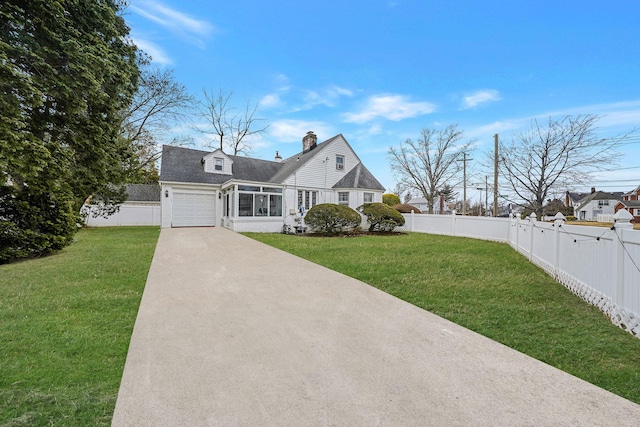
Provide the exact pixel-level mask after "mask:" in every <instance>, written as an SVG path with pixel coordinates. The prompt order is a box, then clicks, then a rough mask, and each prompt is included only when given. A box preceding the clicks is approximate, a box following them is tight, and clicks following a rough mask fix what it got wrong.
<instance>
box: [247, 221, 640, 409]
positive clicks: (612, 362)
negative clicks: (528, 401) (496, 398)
mask: <svg viewBox="0 0 640 427" xmlns="http://www.w3.org/2000/svg"><path fill="white" fill-rule="evenodd" d="M247 235H248V236H249V237H252V238H254V239H256V240H259V241H261V242H264V243H267V244H269V245H271V246H275V247H277V248H280V249H283V250H285V251H287V252H290V253H293V254H295V255H298V256H300V257H302V258H305V259H308V260H310V261H313V262H315V263H317V264H320V265H324V266H326V267H328V268H331V269H333V270H336V271H339V272H342V273H344V274H347V275H349V276H351V277H354V278H356V279H359V280H362V281H363V282H366V283H368V284H370V285H372V286H375V287H377V288H379V289H381V290H383V291H385V292H387V293H389V294H392V295H395V296H397V297H398V298H401V299H403V300H405V301H408V302H410V303H412V304H414V305H416V306H418V307H421V308H424V309H425V310H429V311H430V312H432V313H435V314H437V315H439V316H442V317H444V318H447V319H449V320H451V321H453V322H455V323H457V324H459V325H462V326H465V327H467V328H469V329H471V330H474V331H476V332H478V333H480V334H482V335H485V336H487V337H489V338H492V339H494V340H496V341H498V342H501V343H503V344H505V345H507V346H509V347H512V348H514V349H516V350H519V351H521V352H523V353H526V354H528V355H530V356H532V357H535V358H536V359H539V360H542V361H543V362H546V363H548V364H550V365H552V366H555V367H557V368H559V369H562V370H563V371H566V372H569V373H571V374H573V375H575V376H577V377H579V378H582V379H584V380H586V381H588V382H590V383H593V384H596V385H598V386H600V387H602V388H605V389H607V390H610V391H611V392H613V393H616V394H618V395H620V396H623V397H625V398H627V399H629V400H631V401H634V402H636V403H640V339H638V338H635V337H633V336H632V335H630V334H629V333H627V332H625V331H623V330H621V329H619V328H618V327H616V326H614V325H613V324H612V323H611V322H610V321H609V320H608V319H607V318H606V317H605V316H604V315H603V314H602V313H601V312H600V311H599V310H597V309H596V308H594V307H592V306H590V305H589V304H587V303H586V302H584V301H582V300H581V299H580V298H578V297H576V296H574V295H573V294H572V293H571V292H569V291H568V290H567V289H566V288H564V287H563V286H562V285H561V284H559V283H558V282H556V281H555V280H553V279H552V278H550V277H549V276H548V275H547V274H545V273H544V272H543V271H542V270H541V269H539V268H538V267H536V266H534V265H533V264H531V263H529V262H528V261H527V260H526V259H525V258H524V257H522V256H521V255H520V254H518V253H517V252H515V251H514V250H513V249H511V247H510V246H508V245H506V244H500V243H493V242H487V241H482V240H474V239H467V238H459V237H448V236H437V235H429V234H420V233H411V234H406V235H399V236H361V237H350V238H340V237H336V238H329V237H304V236H292V235H283V234H258V233H247Z"/></svg>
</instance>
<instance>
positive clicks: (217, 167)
mask: <svg viewBox="0 0 640 427" xmlns="http://www.w3.org/2000/svg"><path fill="white" fill-rule="evenodd" d="M214 161H215V163H214V165H213V169H214V170H216V171H220V172H222V170H223V168H224V159H218V158H215V159H214Z"/></svg>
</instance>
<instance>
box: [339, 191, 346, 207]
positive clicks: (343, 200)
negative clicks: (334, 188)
mask: <svg viewBox="0 0 640 427" xmlns="http://www.w3.org/2000/svg"><path fill="white" fill-rule="evenodd" d="M338 203H339V204H341V205H348V204H349V192H347V191H345V192H342V191H341V192H339V193H338Z"/></svg>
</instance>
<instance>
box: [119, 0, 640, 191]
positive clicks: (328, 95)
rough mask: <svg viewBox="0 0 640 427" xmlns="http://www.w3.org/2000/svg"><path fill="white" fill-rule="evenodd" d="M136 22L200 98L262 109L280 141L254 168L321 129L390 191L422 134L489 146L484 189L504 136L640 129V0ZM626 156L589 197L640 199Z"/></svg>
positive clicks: (246, 4)
mask: <svg viewBox="0 0 640 427" xmlns="http://www.w3.org/2000/svg"><path fill="white" fill-rule="evenodd" d="M125 19H126V20H127V22H128V24H129V26H130V27H131V35H132V37H133V40H134V41H135V43H136V44H137V45H138V46H139V47H140V48H142V49H143V50H145V51H146V52H147V53H149V54H150V55H151V56H152V58H153V62H154V63H155V64H156V65H158V66H160V67H165V68H170V69H173V70H174V72H175V76H176V79H177V80H178V81H179V82H181V83H182V84H184V85H185V86H187V88H188V89H189V91H191V92H192V93H194V94H195V95H196V96H201V95H202V90H203V89H208V90H213V91H215V92H217V91H218V89H220V88H222V89H224V90H227V91H232V92H233V99H234V101H235V102H234V103H235V104H236V105H237V106H239V107H242V106H243V105H244V104H245V102H246V101H247V100H252V101H254V102H259V103H260V104H259V105H260V106H259V113H258V115H259V117H261V118H264V119H266V122H265V123H267V124H268V125H269V128H268V129H267V132H266V133H265V134H263V135H262V136H261V137H260V138H259V139H256V140H254V141H252V142H253V145H254V146H255V149H254V156H255V157H259V158H264V159H272V158H273V157H274V155H275V151H276V150H278V151H279V152H280V154H281V155H282V156H284V157H288V156H290V155H293V154H295V153H296V152H298V151H300V149H301V139H302V137H303V136H304V134H305V133H306V132H307V131H309V130H313V131H314V132H315V133H316V134H317V135H318V139H319V140H325V139H328V138H330V137H332V136H334V135H336V134H338V133H342V134H343V135H344V136H345V137H346V139H347V140H348V141H349V143H350V144H351V145H352V146H353V147H354V149H355V150H356V152H357V153H358V155H359V156H360V158H361V160H362V161H363V163H364V164H365V165H366V166H367V167H368V168H369V169H370V170H371V171H372V172H373V173H374V175H376V176H377V177H378V179H379V180H380V181H381V183H382V184H383V185H384V186H385V187H387V188H388V189H392V188H393V187H394V186H395V179H394V176H393V174H392V172H391V170H390V167H389V160H388V155H387V151H388V149H389V147H390V146H395V145H398V144H399V143H400V142H403V141H405V140H406V139H407V138H417V137H419V135H420V130H421V129H423V128H443V127H446V126H447V125H449V124H452V123H457V124H458V127H459V129H461V130H463V131H464V135H465V137H466V139H473V140H475V144H474V151H473V152H472V153H471V155H470V157H473V159H474V161H472V162H470V163H469V176H470V178H469V183H470V185H473V184H474V183H480V182H484V178H485V175H486V174H487V172H486V171H485V170H484V169H483V167H482V166H481V164H480V160H481V159H483V158H484V156H485V153H487V152H492V150H493V135H494V134H495V133H498V134H499V135H500V138H501V139H507V140H508V139H510V138H511V135H512V133H513V132H514V131H518V130H525V129H527V128H529V126H530V124H531V121H532V120H533V119H538V120H542V121H546V120H547V119H548V118H549V117H559V116H563V115H566V114H597V115H601V116H602V119H601V120H600V121H599V122H598V126H599V129H598V132H599V134H600V135H602V137H609V136H613V135H617V134H620V133H622V132H625V131H627V130H630V129H632V128H634V127H640V24H639V22H640V1H638V0H616V1H614V2H602V1H593V0H583V1H577V0H569V1H557V0H556V1H547V0H538V1H535V2H533V1H530V2H524V1H511V2H506V1H492V0H487V1H477V0H475V1H435V0H407V1H404V0H397V1H377V0H368V1H362V0H348V1H347V0H342V1H334V0H325V1H322V2H294V1H281V0H272V1H249V0H234V1H200V0H198V1H189V0H187V1H184V0H180V1H178V0H160V1H156V0H130V5H129V7H128V8H127V10H126V12H125ZM193 121H194V122H195V123H196V124H197V123H198V119H197V118H196V117H194V119H193ZM200 124H201V125H202V123H200ZM183 125H184V128H185V129H186V128H187V127H188V125H187V124H186V123H185V124H183ZM176 130H179V129H176ZM197 137H198V138H200V139H198V140H197V144H200V145H202V144H204V143H206V141H203V140H202V139H201V138H202V136H201V135H198V136H197ZM622 151H623V158H622V159H621V161H620V164H619V168H618V170H617V171H606V169H611V165H603V167H602V169H603V171H602V172H601V173H599V174H598V175H597V176H596V177H594V180H593V182H592V183H591V184H589V185H587V186H586V187H590V186H595V187H597V188H598V189H602V190H605V191H629V190H631V189H633V188H635V187H637V186H638V185H640V136H637V135H636V136H635V137H633V138H630V139H627V140H626V141H625V145H624V146H623V150H622ZM491 179H492V178H491V177H490V178H489V180H491ZM576 189H577V190H585V187H581V188H576ZM505 191H506V190H505ZM502 192H503V184H502V183H501V193H502ZM470 193H474V192H473V191H472V192H470ZM469 196H470V197H471V198H473V197H474V195H473V194H470V195H469Z"/></svg>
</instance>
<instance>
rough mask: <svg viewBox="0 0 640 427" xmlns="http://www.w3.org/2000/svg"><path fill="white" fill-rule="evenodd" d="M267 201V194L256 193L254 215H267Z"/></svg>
mask: <svg viewBox="0 0 640 427" xmlns="http://www.w3.org/2000/svg"><path fill="white" fill-rule="evenodd" d="M268 201H269V196H267V195H266V194H265V195H262V194H256V206H255V216H267V213H268V211H267V202H268Z"/></svg>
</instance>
